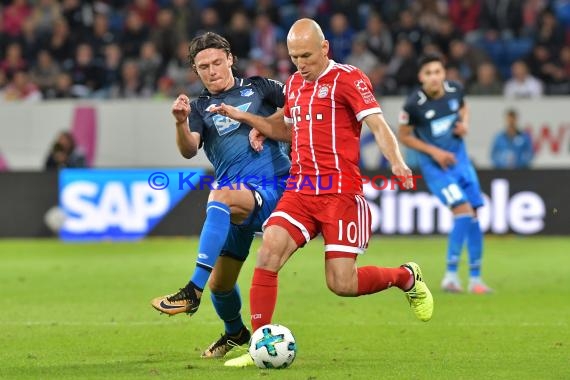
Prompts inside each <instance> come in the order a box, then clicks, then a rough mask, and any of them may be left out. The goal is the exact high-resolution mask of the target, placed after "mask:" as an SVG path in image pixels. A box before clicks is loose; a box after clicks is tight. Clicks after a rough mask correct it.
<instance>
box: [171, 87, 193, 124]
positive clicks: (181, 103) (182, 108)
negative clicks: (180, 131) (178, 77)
mask: <svg viewBox="0 0 570 380" xmlns="http://www.w3.org/2000/svg"><path fill="white" fill-rule="evenodd" d="M190 110H191V108H190V99H188V97H187V96H186V95H184V94H181V95H178V98H176V100H175V101H174V104H172V116H174V118H175V119H176V123H184V122H185V121H186V120H187V119H188V115H190Z"/></svg>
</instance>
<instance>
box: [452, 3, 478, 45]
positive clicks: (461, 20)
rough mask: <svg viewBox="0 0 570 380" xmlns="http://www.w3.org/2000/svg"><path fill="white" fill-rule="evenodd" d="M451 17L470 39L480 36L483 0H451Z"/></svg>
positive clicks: (458, 28)
mask: <svg viewBox="0 0 570 380" xmlns="http://www.w3.org/2000/svg"><path fill="white" fill-rule="evenodd" d="M449 18H450V19H451V21H452V22H453V24H454V25H455V27H456V28H457V30H459V31H460V32H461V33H462V34H463V36H464V37H465V38H466V39H467V40H468V41H475V40H476V39H477V37H478V35H479V34H480V33H479V26H480V20H481V0H449Z"/></svg>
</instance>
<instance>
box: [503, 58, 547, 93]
mask: <svg viewBox="0 0 570 380" xmlns="http://www.w3.org/2000/svg"><path fill="white" fill-rule="evenodd" d="M511 73H512V78H511V79H509V80H508V81H507V82H506V83H505V87H504V90H503V93H504V95H505V96H507V97H509V98H537V97H540V96H542V94H543V92H544V89H543V84H542V82H541V81H540V80H538V79H536V78H535V77H533V76H532V75H531V74H530V73H529V72H528V66H527V65H526V63H525V62H524V61H522V60H518V61H515V62H513V64H512V65H511Z"/></svg>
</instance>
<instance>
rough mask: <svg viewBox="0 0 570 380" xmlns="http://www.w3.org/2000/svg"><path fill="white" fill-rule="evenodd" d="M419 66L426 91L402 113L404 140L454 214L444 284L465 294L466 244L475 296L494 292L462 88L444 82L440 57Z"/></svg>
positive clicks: (421, 90)
mask: <svg viewBox="0 0 570 380" xmlns="http://www.w3.org/2000/svg"><path fill="white" fill-rule="evenodd" d="M419 67H420V68H419V74H418V77H419V81H420V83H421V87H420V88H418V89H416V90H415V91H414V92H412V94H411V95H410V96H409V97H408V98H407V100H406V103H405V105H404V108H403V110H402V111H401V113H400V120H399V122H400V129H399V137H400V140H401V142H402V143H403V144H405V145H406V146H408V147H409V148H412V149H415V150H416V151H418V152H419V164H420V168H421V171H422V174H423V178H424V180H425V181H426V184H427V186H428V188H429V190H430V191H431V192H432V194H434V195H436V196H437V197H438V198H439V199H440V200H441V201H442V202H443V203H444V204H445V205H447V206H448V207H449V208H450V209H451V211H452V212H453V217H454V223H453V228H452V230H451V233H450V234H449V241H448V249H447V272H446V274H445V276H444V278H443V281H442V284H441V286H442V289H443V290H445V291H448V292H454V293H457V292H462V291H463V289H462V287H461V282H460V281H459V276H458V275H457V269H458V264H459V258H460V256H461V251H462V249H463V245H464V243H465V242H467V251H468V252H469V274H470V279H469V287H468V289H469V291H470V292H471V293H476V294H486V293H490V292H491V289H490V288H489V287H488V286H487V285H485V283H484V282H483V280H482V279H481V259H482V253H483V233H482V232H481V229H480V227H479V221H478V219H477V213H476V210H477V208H478V207H481V206H482V205H483V198H482V195H481V189H480V187H479V180H478V178H477V174H476V172H475V169H474V168H473V165H472V164H471V162H470V160H469V157H468V155H467V150H466V148H465V143H464V141H463V136H464V135H465V134H466V133H467V131H468V125H469V112H468V109H467V105H466V103H465V101H464V99H463V88H462V87H461V85H460V84H458V83H456V82H451V81H446V80H445V67H444V63H443V60H442V58H441V57H440V56H438V55H428V56H425V57H422V58H421V59H420V63H419Z"/></svg>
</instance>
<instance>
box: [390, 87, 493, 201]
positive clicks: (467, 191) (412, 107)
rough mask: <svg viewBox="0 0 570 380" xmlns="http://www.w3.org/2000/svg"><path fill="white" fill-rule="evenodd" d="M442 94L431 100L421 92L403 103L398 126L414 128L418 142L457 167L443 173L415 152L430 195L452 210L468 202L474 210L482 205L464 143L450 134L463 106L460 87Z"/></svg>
mask: <svg viewBox="0 0 570 380" xmlns="http://www.w3.org/2000/svg"><path fill="white" fill-rule="evenodd" d="M443 88H444V90H445V94H444V95H443V96H442V97H441V98H438V99H430V98H428V96H427V95H426V94H425V92H423V91H422V90H421V89H417V90H416V91H414V92H413V93H412V94H411V95H410V96H409V97H408V99H407V100H406V103H405V105H404V109H403V111H402V114H401V115H400V124H407V125H410V126H412V127H414V134H415V136H416V137H417V138H419V139H420V140H422V141H424V142H426V143H428V144H431V145H435V146H437V147H438V148H441V149H444V150H447V151H449V152H452V153H453V154H454V155H455V158H456V160H457V163H456V164H455V165H451V166H449V167H448V168H447V169H443V168H442V167H441V166H439V164H438V163H437V162H435V161H434V160H433V159H432V158H431V157H430V156H429V155H427V154H425V153H423V152H419V151H418V162H419V164H420V168H421V170H422V174H423V178H424V181H425V182H426V185H427V187H428V188H429V190H430V191H431V193H432V194H434V195H436V196H437V197H438V198H439V199H440V200H441V201H442V202H443V203H444V204H445V205H447V206H449V207H451V208H453V207H456V206H458V205H460V204H462V203H465V202H469V203H470V204H471V206H472V207H473V208H477V207H480V206H482V205H483V197H482V195H481V189H480V186H479V179H478V178H477V173H476V172H475V169H474V168H473V165H471V162H470V161H469V157H468V156H467V151H466V149H465V144H464V142H463V139H462V138H461V137H459V136H457V135H455V134H454V133H453V129H454V128H455V122H456V121H458V120H459V117H460V115H459V109H460V108H461V107H462V106H463V104H464V101H463V88H462V87H461V85H460V84H459V83H456V82H447V81H445V82H444V84H443Z"/></svg>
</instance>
